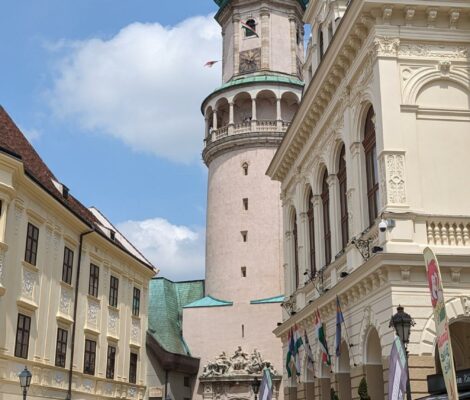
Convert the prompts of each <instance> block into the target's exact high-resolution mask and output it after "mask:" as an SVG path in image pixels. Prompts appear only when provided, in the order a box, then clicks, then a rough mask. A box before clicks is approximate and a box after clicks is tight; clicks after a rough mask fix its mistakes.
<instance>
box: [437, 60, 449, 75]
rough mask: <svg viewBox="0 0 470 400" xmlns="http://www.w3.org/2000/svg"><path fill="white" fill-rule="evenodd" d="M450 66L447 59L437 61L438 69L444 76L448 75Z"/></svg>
mask: <svg viewBox="0 0 470 400" xmlns="http://www.w3.org/2000/svg"><path fill="white" fill-rule="evenodd" d="M450 66H451V62H450V61H448V60H444V61H439V70H440V71H441V74H442V75H444V76H447V75H449V72H450Z"/></svg>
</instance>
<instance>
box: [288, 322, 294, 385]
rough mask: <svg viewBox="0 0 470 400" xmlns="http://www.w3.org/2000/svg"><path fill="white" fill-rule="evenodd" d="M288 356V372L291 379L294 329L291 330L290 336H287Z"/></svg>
mask: <svg viewBox="0 0 470 400" xmlns="http://www.w3.org/2000/svg"><path fill="white" fill-rule="evenodd" d="M287 346H288V349H287V355H286V370H287V376H288V377H289V378H290V377H291V376H292V370H291V363H292V358H293V356H294V347H295V346H294V335H293V333H292V328H290V329H289V334H288V336H287Z"/></svg>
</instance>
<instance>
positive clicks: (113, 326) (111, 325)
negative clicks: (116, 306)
mask: <svg viewBox="0 0 470 400" xmlns="http://www.w3.org/2000/svg"><path fill="white" fill-rule="evenodd" d="M118 323H119V313H118V312H117V311H115V310H109V315H108V331H109V333H112V334H114V335H117V327H118Z"/></svg>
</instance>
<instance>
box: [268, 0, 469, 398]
mask: <svg viewBox="0 0 470 400" xmlns="http://www.w3.org/2000/svg"><path fill="white" fill-rule="evenodd" d="M304 20H305V22H306V23H307V24H310V25H311V27H312V37H311V39H310V42H309V44H308V49H307V58H306V63H305V66H304V75H305V79H306V89H305V91H304V94H303V99H302V102H301V104H300V107H299V110H298V112H297V114H296V116H295V118H294V119H293V121H292V123H291V126H290V128H289V130H288V131H287V133H286V135H285V137H284V139H283V142H282V143H281V145H280V147H279V149H278V151H277V153H276V155H275V156H274V159H273V161H272V162H271V165H270V166H269V169H268V174H269V176H271V177H272V178H273V179H274V180H276V181H279V182H281V189H282V194H281V198H282V203H283V223H284V232H283V236H284V260H285V264H284V271H285V282H284V285H285V288H286V295H287V297H288V300H287V301H286V302H285V303H284V306H285V309H286V310H287V311H286V312H285V313H284V316H283V323H282V325H280V326H278V327H277V328H276V329H275V333H276V335H277V336H278V337H280V338H281V339H282V342H283V348H284V355H285V354H286V352H287V345H288V344H287V335H288V332H289V329H290V328H291V327H293V326H294V324H297V325H298V326H299V327H301V329H302V331H303V329H305V330H306V331H307V333H308V335H309V338H310V343H311V344H312V347H313V351H314V355H315V370H314V372H313V371H310V370H308V369H307V368H305V365H304V367H303V368H302V375H301V377H300V379H290V380H289V379H288V378H287V376H284V386H285V395H286V397H287V398H289V399H314V398H315V399H317V398H319V399H330V396H331V394H330V391H331V389H332V388H333V389H334V390H335V391H336V393H337V394H338V396H339V398H340V399H341V400H348V399H357V398H359V396H358V386H359V383H360V381H361V380H362V378H365V379H366V382H367V384H368V389H369V395H370V396H371V398H372V399H374V400H376V399H383V398H384V397H386V396H387V388H388V386H387V383H388V357H389V354H390V349H391V344H392V341H393V338H394V331H393V328H390V327H389V322H390V317H391V315H392V314H393V313H394V312H395V309H396V308H397V306H399V305H402V306H404V308H405V311H406V312H407V313H409V314H410V315H411V316H412V317H413V318H414V320H415V322H416V325H415V326H414V327H413V328H412V330H411V336H410V344H409V346H408V350H409V352H410V362H409V365H410V370H411V371H410V374H411V391H412V393H413V398H420V397H423V396H426V395H427V394H428V386H427V384H426V377H427V375H431V374H434V373H437V374H438V373H439V372H440V366H439V362H437V363H436V361H435V360H436V358H435V357H436V350H435V349H436V343H435V332H434V320H433V316H432V308H431V302H430V295H429V289H428V286H427V279H426V274H425V266H424V258H423V254H422V253H423V249H424V248H425V247H426V246H431V248H433V249H434V250H435V252H436V253H437V255H438V258H439V260H440V263H441V268H442V275H443V280H444V289H445V297H446V302H447V312H448V315H449V317H450V324H451V325H450V332H451V337H452V344H453V347H454V357H455V362H456V368H457V370H465V369H468V368H470V361H469V360H470V341H469V338H468V333H466V332H468V330H469V328H470V306H469V305H470V269H469V265H470V264H469V262H470V234H469V232H470V206H469V203H468V198H469V196H470V189H469V186H468V185H467V184H466V183H467V182H468V156H467V153H468V149H469V148H470V135H469V132H470V72H469V71H470V3H469V2H468V1H448V2H438V1H413V0H411V1H408V2H406V4H405V3H404V2H401V1H395V0H391V1H387V2H380V1H379V2H377V1H368V0H355V1H346V0H344V1H342V0H338V1H325V0H313V1H310V2H309V4H308V8H307V10H306V13H305V18H304ZM379 224H380V229H379ZM337 297H338V298H339V300H340V303H341V304H342V310H343V314H344V319H345V327H343V330H342V335H343V337H342V340H341V343H340V349H341V352H340V356H339V357H335V356H334V353H335V346H336V344H335V331H336V298H337ZM317 310H319V311H320V314H321V318H322V320H323V322H324V323H325V326H326V332H327V341H328V347H329V351H330V354H332V356H333V365H332V367H331V368H329V367H326V366H325V365H322V362H321V359H320V348H319V346H318V341H317V339H316V336H315V333H314V330H313V324H314V313H315V312H316V311H317Z"/></svg>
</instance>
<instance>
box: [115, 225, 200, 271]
mask: <svg viewBox="0 0 470 400" xmlns="http://www.w3.org/2000/svg"><path fill="white" fill-rule="evenodd" d="M117 228H118V229H119V231H120V232H121V233H122V234H123V235H124V236H125V237H126V238H127V239H129V240H130V241H131V242H132V243H133V244H134V245H135V246H136V247H137V248H138V249H139V250H140V251H141V252H142V254H144V256H145V257H147V258H148V259H149V260H150V261H151V262H152V263H153V264H154V265H155V266H156V267H157V268H159V269H160V274H159V276H163V277H165V278H169V279H172V280H190V279H201V278H204V252H205V250H204V248H205V247H204V246H205V245H204V240H205V233H204V229H202V228H196V229H191V228H188V227H186V226H177V225H173V224H171V223H170V222H168V221H167V220H166V219H163V218H154V219H147V220H144V221H126V222H123V223H120V224H118V225H117Z"/></svg>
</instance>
